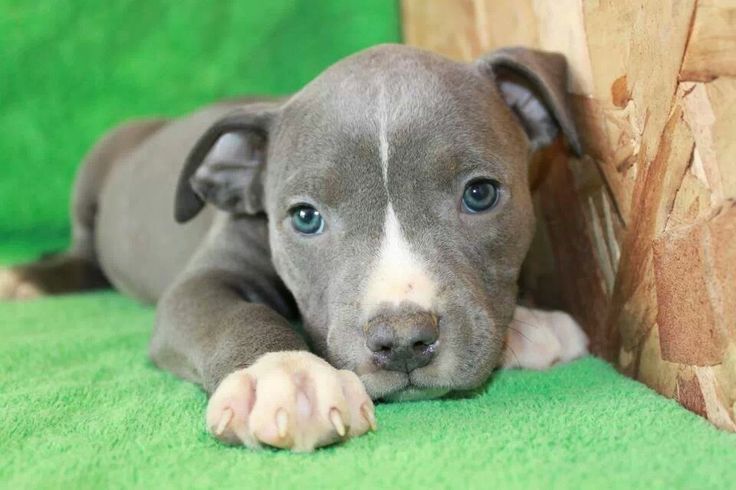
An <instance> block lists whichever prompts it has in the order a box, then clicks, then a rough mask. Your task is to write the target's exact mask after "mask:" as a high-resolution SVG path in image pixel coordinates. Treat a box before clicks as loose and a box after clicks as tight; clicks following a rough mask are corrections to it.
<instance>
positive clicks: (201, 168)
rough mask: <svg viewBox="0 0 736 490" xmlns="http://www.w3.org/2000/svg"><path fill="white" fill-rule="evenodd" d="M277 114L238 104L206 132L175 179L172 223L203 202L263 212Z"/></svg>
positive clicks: (192, 213)
mask: <svg viewBox="0 0 736 490" xmlns="http://www.w3.org/2000/svg"><path fill="white" fill-rule="evenodd" d="M276 110H277V107H276V105H275V104H269V103H257V104H251V105H247V106H243V107H241V108H239V109H237V110H235V111H233V112H231V113H230V114H228V115H226V116H225V117H223V118H222V119H220V120H219V121H217V122H215V123H214V124H213V125H212V126H210V127H209V128H208V129H207V131H205V133H204V134H203V135H202V136H201V137H200V138H199V140H198V141H197V143H196V144H195V145H194V148H193V149H192V151H191V152H190V153H189V156H188V157H187V159H186V162H185V163H184V167H183V168H182V171H181V174H180V175H179V183H178V185H177V189H176V202H175V213H174V216H175V218H176V221H177V222H179V223H184V222H186V221H189V220H190V219H192V218H194V217H195V216H196V215H197V214H198V213H199V212H200V211H201V210H202V208H203V207H204V205H205V202H208V203H210V204H213V205H214V206H216V207H218V208H219V209H222V210H224V211H228V212H231V213H246V214H255V213H259V212H261V211H263V203H262V197H263V187H262V186H263V183H262V175H261V174H262V172H263V168H264V166H265V163H266V154H267V144H268V132H269V129H270V125H271V121H272V120H273V118H274V115H275V113H276Z"/></svg>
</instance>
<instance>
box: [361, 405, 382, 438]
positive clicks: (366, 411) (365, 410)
mask: <svg viewBox="0 0 736 490" xmlns="http://www.w3.org/2000/svg"><path fill="white" fill-rule="evenodd" d="M360 413H362V414H363V417H365V419H366V420H367V421H368V425H370V426H371V430H372V431H373V432H375V431H376V430H377V429H378V423H377V422H376V414H374V413H373V410H371V408H370V407H369V406H368V404H367V403H364V404H362V405H361V406H360Z"/></svg>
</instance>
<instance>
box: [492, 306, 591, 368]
mask: <svg viewBox="0 0 736 490" xmlns="http://www.w3.org/2000/svg"><path fill="white" fill-rule="evenodd" d="M587 354H588V337H587V336H586V335H585V332H583V329H582V328H580V325H578V323H577V322H576V321H575V320H574V319H573V318H572V317H571V316H570V315H568V314H567V313H564V312H562V311H544V310H536V309H532V308H524V307H523V306H517V307H516V311H515V312H514V319H513V320H512V321H511V325H509V329H508V332H507V334H506V348H505V350H504V354H503V361H502V365H501V367H503V368H506V369H508V368H525V369H545V368H548V367H550V366H553V365H555V364H558V363H561V362H569V361H572V360H574V359H577V358H579V357H583V356H585V355H587Z"/></svg>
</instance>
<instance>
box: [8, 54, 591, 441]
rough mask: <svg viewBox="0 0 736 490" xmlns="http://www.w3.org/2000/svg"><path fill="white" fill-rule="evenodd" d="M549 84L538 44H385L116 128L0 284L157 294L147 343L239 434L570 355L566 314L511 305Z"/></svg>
mask: <svg viewBox="0 0 736 490" xmlns="http://www.w3.org/2000/svg"><path fill="white" fill-rule="evenodd" d="M565 86H566V66H565V61H564V59H563V58H562V57H561V56H559V55H556V54H548V53H542V52H537V51H532V50H527V49H521V48H512V49H504V50H500V51H496V52H494V53H491V54H489V55H487V56H484V57H482V58H481V59H479V60H477V61H476V62H474V63H471V64H465V63H458V62H454V61H450V60H448V59H445V58H443V57H440V56H437V55H435V54H431V53H428V52H424V51H421V50H418V49H414V48H410V47H406V46H394V45H385V46H378V47H375V48H372V49H368V50H366V51H363V52H360V53H358V54H356V55H354V56H351V57H349V58H347V59H345V60H343V61H340V62H338V63H337V64H335V65H333V66H332V67H330V68H328V69H327V70H326V71H325V72H324V73H322V74H321V75H320V76H319V77H317V78H316V79H315V80H314V81H313V82H311V83H310V84H308V85H307V86H306V87H304V88H303V89H302V90H301V91H299V92H298V93H296V94H295V95H293V96H291V97H288V98H286V99H283V100H264V101H249V102H247V101H226V102H223V103H220V104H216V105H213V106H210V107H206V108H204V109H202V110H200V111H198V112H196V113H194V114H192V115H189V116H186V117H183V118H180V119H173V120H146V121H138V122H133V123H129V124H126V125H124V126H121V127H119V128H117V129H114V130H113V131H112V132H110V133H109V134H108V135H106V136H105V137H104V138H103V139H102V140H101V141H100V142H99V143H98V144H97V145H96V146H95V148H94V149H93V150H92V151H91V153H90V154H89V155H88V156H87V159H86V162H85V164H84V166H83V167H82V169H81V171H80V174H79V176H78V179H77V182H76V185H75V190H74V203H73V209H72V217H73V245H72V247H71V249H70V250H69V251H67V252H66V253H63V254H60V255H56V256H52V257H49V258H46V259H44V260H41V261H39V262H36V263H33V264H29V265H26V266H21V267H16V268H13V269H10V270H8V271H6V272H4V273H3V274H2V279H0V283H2V285H0V295H2V296H4V297H6V298H8V297H23V296H26V297H28V296H34V295H37V294H43V293H58V292H65V291H71V290H80V289H85V288H92V287H99V286H100V285H102V284H104V283H105V281H109V282H110V283H112V285H114V286H115V287H116V288H117V289H119V290H120V291H123V292H125V293H127V294H129V295H131V296H133V297H135V298H138V299H140V300H142V301H146V302H157V303H158V307H157V318H156V325H155V329H154V332H153V337H152V340H151V344H150V355H151V358H152V359H153V361H154V362H155V363H156V364H157V365H158V366H160V367H161V368H163V369H167V370H169V371H171V372H173V373H175V374H176V375H178V376H180V377H182V378H184V379H187V380H190V381H192V382H195V383H198V384H200V385H202V386H203V387H204V389H205V390H206V391H207V392H208V393H210V394H211V395H212V396H211V398H210V401H209V406H208V409H207V414H206V419H207V426H208V428H209V429H210V430H211V431H212V432H213V433H214V434H215V436H216V437H218V438H219V439H221V440H223V441H226V442H229V443H234V444H244V445H247V446H250V447H258V446H260V445H262V444H266V445H269V446H275V447H280V448H290V449H293V450H299V451H309V450H312V449H314V448H316V447H320V446H324V445H327V444H331V443H334V442H336V441H339V440H342V439H346V438H348V437H351V436H356V435H360V434H362V433H364V432H366V431H368V430H369V429H371V428H373V429H375V427H376V419H375V415H374V407H373V402H372V399H373V400H377V399H385V400H409V399H419V398H431V397H438V396H441V395H444V394H446V393H448V392H451V391H457V390H468V389H472V388H476V387H478V386H480V385H482V384H483V383H484V382H485V381H486V380H487V379H488V378H489V376H490V375H491V372H492V371H493V370H494V368H496V367H498V366H499V364H505V365H506V366H509V367H533V368H543V367H546V366H549V365H550V364H553V363H554V362H557V361H565V360H569V359H573V358H575V357H579V356H580V355H582V354H584V353H585V349H586V343H587V340H586V338H585V336H584V334H583V333H582V332H581V331H580V328H579V327H578V326H577V324H575V322H574V321H573V320H572V319H571V318H570V317H569V316H567V315H565V314H562V313H545V312H539V311H534V310H528V309H525V308H521V307H518V308H517V305H516V300H517V279H518V276H519V270H520V268H521V265H522V262H523V260H524V257H525V255H526V253H527V250H528V248H529V245H530V242H531V239H532V233H533V229H534V213H533V210H532V204H531V198H530V192H529V188H528V182H527V164H528V161H529V157H530V153H531V152H533V151H534V150H536V149H538V148H540V147H543V146H545V145H547V144H549V143H550V142H551V141H552V140H553V139H554V138H556V137H557V135H558V133H559V132H560V131H561V132H562V133H563V134H564V136H565V137H566V139H567V141H568V142H569V144H570V146H571V148H572V150H573V151H574V152H575V153H578V154H579V153H580V152H581V148H580V143H579V141H578V137H577V135H576V132H575V128H574V126H573V122H572V118H571V115H570V112H569V109H568V106H567V104H566V92H565ZM172 203H174V213H172ZM206 203H209V204H211V206H208V207H205V204H206ZM172 214H173V215H175V218H176V219H173V218H174V216H172ZM176 222H179V223H186V224H184V225H182V224H177V223H176ZM295 319H300V320H301V325H302V326H303V334H302V333H300V332H299V331H297V329H295V328H294V327H293V320H295ZM504 347H506V350H505V352H504ZM311 352H313V353H311Z"/></svg>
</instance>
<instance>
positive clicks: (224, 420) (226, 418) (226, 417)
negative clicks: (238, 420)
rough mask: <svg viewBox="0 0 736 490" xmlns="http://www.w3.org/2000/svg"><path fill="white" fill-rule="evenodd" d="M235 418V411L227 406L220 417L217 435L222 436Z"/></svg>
mask: <svg viewBox="0 0 736 490" xmlns="http://www.w3.org/2000/svg"><path fill="white" fill-rule="evenodd" d="M232 419H233V411H232V409H230V408H226V409H225V410H224V411H223V412H222V417H220V422H219V423H218V424H217V428H216V429H215V435H217V436H221V435H222V434H223V433H224V432H225V429H227V425H228V424H229V423H230V421H231V420H232Z"/></svg>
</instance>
